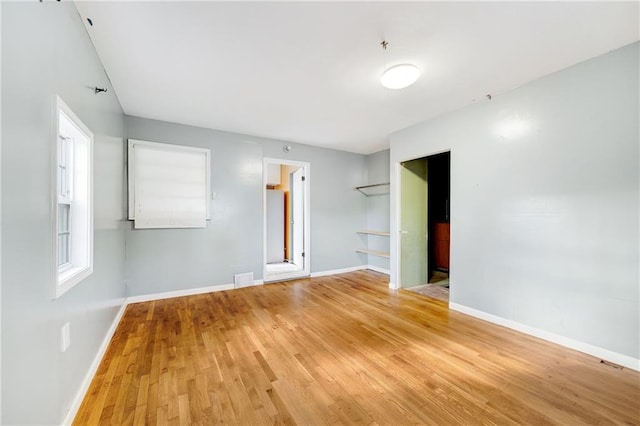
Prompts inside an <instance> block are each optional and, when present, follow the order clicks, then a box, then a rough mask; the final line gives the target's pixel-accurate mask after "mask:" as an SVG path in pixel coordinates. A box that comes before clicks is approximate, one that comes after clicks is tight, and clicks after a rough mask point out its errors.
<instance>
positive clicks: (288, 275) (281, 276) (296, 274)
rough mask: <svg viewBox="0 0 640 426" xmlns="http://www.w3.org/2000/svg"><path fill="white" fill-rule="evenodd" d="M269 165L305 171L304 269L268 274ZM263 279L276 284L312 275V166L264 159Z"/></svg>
mask: <svg viewBox="0 0 640 426" xmlns="http://www.w3.org/2000/svg"><path fill="white" fill-rule="evenodd" d="M269 164H280V165H284V166H298V167H301V168H302V169H303V170H304V178H305V179H304V268H302V269H300V270H296V271H290V272H278V273H274V272H267V169H268V165H269ZM262 166H263V167H262V277H263V282H265V283H268V282H275V281H283V280H290V279H294V278H302V277H308V276H310V275H311V202H310V200H311V196H310V195H311V193H310V189H311V185H310V182H311V164H310V163H307V162H305V161H293V160H286V159H283V158H273V157H264V158H263V159H262Z"/></svg>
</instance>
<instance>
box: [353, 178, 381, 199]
mask: <svg viewBox="0 0 640 426" xmlns="http://www.w3.org/2000/svg"><path fill="white" fill-rule="evenodd" d="M389 185H390V184H389V182H383V183H374V184H372V185H362V186H356V188H355V189H356V190H358V191H360V192H362V193H363V194H364V195H366V196H367V197H369V196H371V195H382V194H388V193H389Z"/></svg>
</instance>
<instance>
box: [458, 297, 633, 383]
mask: <svg viewBox="0 0 640 426" xmlns="http://www.w3.org/2000/svg"><path fill="white" fill-rule="evenodd" d="M449 309H451V310H454V311H458V312H462V313H463V314H467V315H470V316H472V317H476V318H479V319H482V320H485V321H488V322H491V323H494V324H498V325H501V326H503V327H507V328H510V329H512V330H516V331H519V332H521V333H524V334H528V335H530V336H534V337H538V338H540V339H542V340H546V341H548V342H551V343H556V344H558V345H560V346H564V347H566V348H570V349H574V350H576V351H579V352H583V353H586V354H588V355H591V356H594V357H596V358H600V359H603V360H605V361H609V362H612V363H614V364H618V365H621V366H623V367H627V368H630V369H632V370H636V371H640V359H636V358H633V357H630V356H628V355H624V354H620V353H618V352H613V351H610V350H608V349H604V348H601V347H599V346H594V345H591V344H589V343H585V342H580V341H578V340H574V339H571V338H569V337H565V336H561V335H559V334H555V333H551V332H549V331H545V330H540V329H539V328H535V327H531V326H529V325H525V324H521V323H519V322H516V321H512V320H508V319H506V318H502V317H499V316H496V315H493V314H489V313H486V312H483V311H479V310H477V309H473V308H469V307H468V306H464V305H459V304H457V303H449Z"/></svg>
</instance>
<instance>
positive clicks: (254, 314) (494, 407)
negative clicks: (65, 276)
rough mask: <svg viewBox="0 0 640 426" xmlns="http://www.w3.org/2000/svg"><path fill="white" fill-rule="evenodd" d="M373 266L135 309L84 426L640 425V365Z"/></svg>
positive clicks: (91, 393)
mask: <svg viewBox="0 0 640 426" xmlns="http://www.w3.org/2000/svg"><path fill="white" fill-rule="evenodd" d="M386 281H387V277H386V276H385V275H381V274H378V273H375V272H371V271H358V272H353V273H349V274H343V275H338V276H332V277H320V278H312V279H305V280H298V281H290V282H285V283H276V284H269V285H264V286H257V287H248V288H242V289H238V290H232V291H225V292H217V293H209V294H201V295H196V296H189V297H181V298H175V299H165V300H158V301H154V302H145V303H137V304H132V305H130V306H128V307H127V310H126V312H125V314H124V316H123V319H122V321H121V323H120V324H119V326H118V328H117V330H116V333H115V335H114V337H113V339H112V342H111V344H110V346H109V348H108V350H107V353H106V355H105V358H104V359H103V361H102V363H101V365H100V367H99V369H98V371H97V373H96V376H95V378H94V380H93V382H92V384H91V386H90V388H89V390H88V392H87V394H86V396H85V399H84V401H83V403H82V406H81V407H80V410H79V412H78V414H77V416H76V419H75V422H74V423H75V424H78V425H94V424H96V425H97V424H136V425H138V424H162V425H165V424H167V425H172V424H175V425H187V424H193V425H211V424H217V423H230V424H260V425H267V424H274V425H292V424H366V425H389V424H410V423H411V424H433V425H443V424H536V425H542V424H635V425H640V374H639V373H638V372H634V371H631V370H628V369H618V368H614V367H611V366H608V365H605V364H602V363H600V360H598V359H596V358H593V357H591V356H588V355H585V354H582V353H579V352H576V351H572V350H569V349H566V348H562V347H560V346H557V345H554V344H551V343H549V342H545V341H542V340H539V339H536V338H534V337H531V336H527V335H523V334H521V333H518V332H515V331H513V330H509V329H506V328H503V327H499V326H496V325H494V324H489V323H487V322H484V321H480V320H477V319H474V318H471V317H469V316H466V315H464V314H461V313H458V312H454V311H449V309H448V308H447V306H446V304H445V303H444V302H442V301H439V300H435V299H430V298H428V297H425V296H422V295H419V294H416V293H412V292H407V291H402V290H401V291H393V290H389V289H388V288H387V284H386Z"/></svg>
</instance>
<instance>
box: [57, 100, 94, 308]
mask: <svg viewBox="0 0 640 426" xmlns="http://www.w3.org/2000/svg"><path fill="white" fill-rule="evenodd" d="M61 112H62V113H64V114H65V115H66V116H67V118H69V120H71V122H72V124H73V125H74V126H75V127H76V128H77V129H78V130H79V131H80V132H81V133H83V134H84V135H85V136H87V139H88V144H87V147H86V149H87V158H88V161H89V165H88V169H89V170H88V176H87V180H88V182H87V190H88V197H87V212H86V214H87V217H86V219H87V228H88V229H87V235H86V247H87V249H86V255H87V257H86V262H84V264H82V265H70V266H67V265H65V267H63V268H58V184H57V183H58V170H57V169H58V168H57V164H58V148H57V143H58V134H59V128H60V113H61ZM52 133H53V137H52V140H53V141H54V142H55V143H54V144H53V149H52V150H51V151H52V157H53V158H52V164H53V165H54V167H52V168H51V169H52V176H51V184H52V188H51V194H52V197H51V198H52V200H51V204H52V205H51V211H52V219H53V220H52V233H51V235H52V239H53V241H52V246H53V251H52V253H53V256H52V262H51V263H52V270H53V283H54V291H53V298H54V299H57V298H59V297H60V296H62V295H63V294H64V293H66V292H67V291H69V290H71V289H72V288H73V287H74V286H76V285H77V284H78V283H79V282H81V281H82V280H84V279H85V278H87V277H88V276H90V275H91V274H92V273H93V142H94V136H93V132H91V130H89V128H88V127H87V126H85V124H84V123H83V122H82V120H80V118H78V116H77V115H76V114H75V113H74V112H73V111H72V110H71V108H69V106H68V105H67V104H66V103H65V102H64V101H63V100H62V99H61V98H60V97H59V96H55V99H54V107H53V120H52ZM71 250H72V251H73V247H72V248H71Z"/></svg>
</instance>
